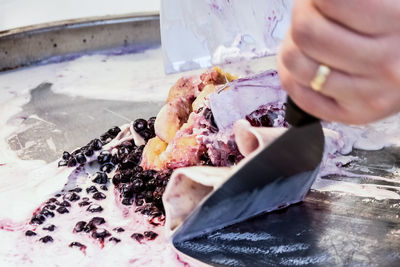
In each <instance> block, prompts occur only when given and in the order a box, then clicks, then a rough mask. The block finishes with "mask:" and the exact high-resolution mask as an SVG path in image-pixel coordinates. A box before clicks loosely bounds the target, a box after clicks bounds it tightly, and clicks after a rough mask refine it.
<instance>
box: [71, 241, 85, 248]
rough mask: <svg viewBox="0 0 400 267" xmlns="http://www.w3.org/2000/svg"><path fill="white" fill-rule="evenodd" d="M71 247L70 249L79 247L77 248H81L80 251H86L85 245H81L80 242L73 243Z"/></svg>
mask: <svg viewBox="0 0 400 267" xmlns="http://www.w3.org/2000/svg"><path fill="white" fill-rule="evenodd" d="M69 247H70V248H72V247H77V248H80V249H85V248H86V246H85V245H83V244H81V243H79V242H76V241H75V242H72V243H71V244H69Z"/></svg>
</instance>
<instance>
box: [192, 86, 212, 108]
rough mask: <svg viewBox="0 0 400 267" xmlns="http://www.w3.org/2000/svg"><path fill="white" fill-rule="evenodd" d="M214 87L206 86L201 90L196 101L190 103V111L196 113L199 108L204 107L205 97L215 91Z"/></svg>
mask: <svg viewBox="0 0 400 267" xmlns="http://www.w3.org/2000/svg"><path fill="white" fill-rule="evenodd" d="M215 89H216V88H215V85H213V84H208V85H206V86H205V87H204V88H203V91H201V92H200V94H199V95H198V96H197V98H196V100H195V101H194V102H193V103H192V110H194V111H197V110H198V109H199V108H201V107H202V106H204V100H205V99H206V97H207V96H208V95H209V94H211V93H212V92H214V91H215Z"/></svg>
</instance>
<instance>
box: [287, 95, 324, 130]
mask: <svg viewBox="0 0 400 267" xmlns="http://www.w3.org/2000/svg"><path fill="white" fill-rule="evenodd" d="M285 120H286V121H287V122H289V123H290V125H292V126H295V127H300V126H304V125H307V124H310V123H313V122H318V121H319V119H318V118H316V117H314V116H312V115H310V114H308V113H307V112H305V111H303V110H302V109H301V108H299V107H298V106H297V105H296V103H294V102H293V100H292V99H291V98H290V96H288V97H287V103H286V114H285Z"/></svg>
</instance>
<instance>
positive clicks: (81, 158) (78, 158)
mask: <svg viewBox="0 0 400 267" xmlns="http://www.w3.org/2000/svg"><path fill="white" fill-rule="evenodd" d="M75 158H76V161H77V162H78V163H79V164H83V163H85V162H86V157H85V155H83V154H82V153H79V154H77V155H76V156H75Z"/></svg>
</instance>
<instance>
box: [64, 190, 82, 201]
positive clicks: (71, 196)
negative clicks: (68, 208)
mask: <svg viewBox="0 0 400 267" xmlns="http://www.w3.org/2000/svg"><path fill="white" fill-rule="evenodd" d="M80 198H81V197H80V196H79V195H78V194H77V193H75V192H71V193H68V194H66V195H65V196H64V197H63V199H65V200H69V201H77V200H79V199H80Z"/></svg>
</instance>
